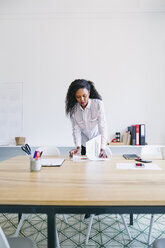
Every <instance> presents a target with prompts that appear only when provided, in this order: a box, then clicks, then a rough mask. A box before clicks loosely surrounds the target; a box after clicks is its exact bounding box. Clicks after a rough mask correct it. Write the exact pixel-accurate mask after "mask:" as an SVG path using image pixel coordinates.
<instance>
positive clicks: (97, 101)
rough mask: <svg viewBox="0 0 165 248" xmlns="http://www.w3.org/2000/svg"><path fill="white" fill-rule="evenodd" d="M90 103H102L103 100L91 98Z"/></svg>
mask: <svg viewBox="0 0 165 248" xmlns="http://www.w3.org/2000/svg"><path fill="white" fill-rule="evenodd" d="M91 104H93V105H102V104H103V101H102V100H100V99H91Z"/></svg>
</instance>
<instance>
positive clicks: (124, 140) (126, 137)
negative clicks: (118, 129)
mask: <svg viewBox="0 0 165 248" xmlns="http://www.w3.org/2000/svg"><path fill="white" fill-rule="evenodd" d="M127 140H128V131H125V132H124V134H123V144H124V145H127Z"/></svg>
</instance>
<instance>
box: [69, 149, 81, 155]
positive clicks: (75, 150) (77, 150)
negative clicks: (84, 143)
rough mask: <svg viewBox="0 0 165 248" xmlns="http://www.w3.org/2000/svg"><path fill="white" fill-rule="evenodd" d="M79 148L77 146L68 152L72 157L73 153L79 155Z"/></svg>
mask: <svg viewBox="0 0 165 248" xmlns="http://www.w3.org/2000/svg"><path fill="white" fill-rule="evenodd" d="M80 152H81V148H80V146H78V147H77V148H76V149H73V150H71V151H70V152H69V156H70V157H71V158H72V157H73V155H80Z"/></svg>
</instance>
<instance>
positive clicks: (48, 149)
mask: <svg viewBox="0 0 165 248" xmlns="http://www.w3.org/2000/svg"><path fill="white" fill-rule="evenodd" d="M37 151H40V152H41V151H42V152H43V155H45V156H60V151H59V149H58V148H57V147H55V146H42V147H39V148H38V149H37ZM27 216H28V215H27V214H22V216H21V219H20V221H19V223H18V226H17V229H16V232H15V234H14V237H17V236H18V234H19V232H20V230H21V227H22V225H23V222H24V220H26V219H31V218H32V215H30V216H29V217H27ZM63 217H64V220H65V222H66V224H68V220H67V218H66V216H65V214H63ZM56 243H57V248H60V243H59V238H58V233H57V229H56ZM0 248H1V247H0Z"/></svg>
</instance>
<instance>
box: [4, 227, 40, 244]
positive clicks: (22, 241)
mask: <svg viewBox="0 0 165 248" xmlns="http://www.w3.org/2000/svg"><path fill="white" fill-rule="evenodd" d="M0 248H37V246H36V244H35V243H34V241H32V240H31V239H29V238H25V237H19V238H16V237H15V238H8V239H7V238H6V236H5V234H4V232H3V231H2V228H1V227H0Z"/></svg>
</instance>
